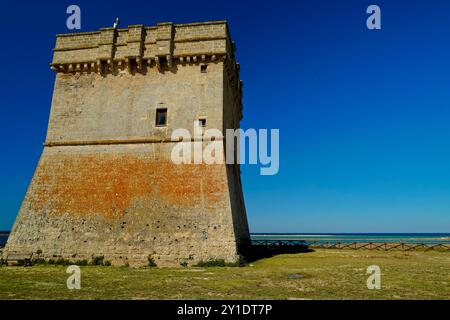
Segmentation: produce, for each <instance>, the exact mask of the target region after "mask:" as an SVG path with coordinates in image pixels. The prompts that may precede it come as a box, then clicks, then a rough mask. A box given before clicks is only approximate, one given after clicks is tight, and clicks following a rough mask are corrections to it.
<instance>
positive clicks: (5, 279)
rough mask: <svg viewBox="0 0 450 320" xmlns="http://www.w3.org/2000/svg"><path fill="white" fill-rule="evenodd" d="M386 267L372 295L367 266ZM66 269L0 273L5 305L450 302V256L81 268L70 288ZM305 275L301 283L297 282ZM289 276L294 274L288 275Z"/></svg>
mask: <svg viewBox="0 0 450 320" xmlns="http://www.w3.org/2000/svg"><path fill="white" fill-rule="evenodd" d="M369 265H378V266H380V268H381V272H382V278H381V285H382V288H381V290H368V289H367V287H366V280H367V277H368V275H367V274H366V268H367V267H368V266H369ZM66 268H67V267H64V266H51V265H47V266H33V267H26V268H25V267H1V268H0V299H449V297H450V253H449V252H431V251H430V252H399V251H397V252H384V251H365V250H355V251H353V250H324V249H322V250H317V251H315V252H311V253H300V254H284V255H278V256H275V257H272V258H267V259H261V260H258V261H256V262H253V263H251V264H250V265H247V266H245V267H210V268H174V269H169V268H136V269H133V268H126V267H103V266H85V267H81V271H82V275H81V290H68V289H67V287H66V280H67V278H68V276H69V275H68V274H66ZM292 274H300V275H302V277H293V276H292ZM290 275H291V276H290Z"/></svg>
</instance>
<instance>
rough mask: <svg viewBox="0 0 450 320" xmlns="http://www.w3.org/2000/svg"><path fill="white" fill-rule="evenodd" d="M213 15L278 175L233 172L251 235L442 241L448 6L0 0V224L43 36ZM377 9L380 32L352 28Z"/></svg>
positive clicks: (449, 96) (39, 89) (42, 111)
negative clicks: (230, 47)
mask: <svg viewBox="0 0 450 320" xmlns="http://www.w3.org/2000/svg"><path fill="white" fill-rule="evenodd" d="M70 4H77V5H79V6H80V7H81V12H82V25H81V26H82V30H81V31H91V30H97V29H98V28H100V27H105V26H111V25H112V23H113V22H114V19H115V18H116V16H118V17H120V19H121V26H122V27H124V26H126V25H129V24H146V25H154V24H155V23H157V22H165V21H173V22H175V23H185V22H196V21H208V20H227V21H228V22H229V25H230V31H231V33H232V37H233V39H234V40H235V41H236V45H237V57H238V59H239V62H240V63H241V77H242V79H243V80H244V84H245V86H244V120H243V122H242V126H243V127H244V128H269V129H270V128H279V129H280V140H281V141H280V172H279V174H278V175H276V176H260V175H259V168H258V167H254V166H243V168H242V179H243V185H244V194H245V200H246V205H247V211H248V218H249V222H250V228H251V231H253V232H450V123H449V122H450V20H449V19H448V13H449V12H450V2H449V1H446V0H442V1H438V0H430V1H425V0H422V1H414V0H409V1H406V0H390V1H380V0H373V1H363V0H358V1H357V0H353V1H352V0H341V1H337V0H333V1H331V0H329V1H324V0H308V1H306V0H303V1H293V0H292V1H272V0H260V1H214V0H208V1H204V0H198V1H195V2H187V1H178V0H174V1H171V2H170V4H168V3H167V2H165V1H134V2H130V3H128V4H126V3H124V2H123V1H111V0H109V1H77V0H75V1H72V2H67V1H58V2H55V1H33V2H30V1H20V2H19V1H4V2H3V3H2V11H1V13H0V17H1V20H0V26H1V27H2V29H1V30H2V34H1V37H2V47H1V50H0V58H1V61H2V71H3V75H2V76H1V77H0V90H1V108H0V112H1V118H0V119H1V120H0V121H1V126H0V134H1V137H2V138H3V140H2V154H1V157H0V218H1V219H0V229H10V228H11V226H12V224H13V222H14V218H15V215H16V214H17V212H18V209H19V206H20V204H21V201H22V199H23V196H24V194H25V192H26V189H27V186H28V184H29V182H30V179H31V177H32V174H33V171H34V168H35V166H36V164H37V161H38V159H39V155H40V153H41V151H42V143H43V142H44V139H45V133H46V128H47V121H48V115H49V110H50V103H51V97H52V90H53V81H54V74H53V72H52V71H51V70H50V69H49V67H48V64H49V63H50V61H51V57H52V51H51V49H52V48H53V46H54V41H55V36H54V35H55V34H56V33H65V32H68V30H67V29H66V25H65V21H66V18H67V14H66V8H67V6H68V5H70ZM370 4H377V5H379V6H380V8H381V12H382V30H376V31H369V30H368V29H367V28H366V18H367V14H366V8H367V7H368V6H369V5H370Z"/></svg>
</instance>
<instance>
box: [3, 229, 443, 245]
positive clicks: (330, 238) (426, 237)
mask: <svg viewBox="0 0 450 320" xmlns="http://www.w3.org/2000/svg"><path fill="white" fill-rule="evenodd" d="M8 235H9V232H8V231H0V247H2V246H4V245H5V243H6V240H7V239H8ZM251 238H252V240H305V241H326V242H330V243H333V242H341V243H353V242H360V243H367V242H374V243H375V242H376V243H385V242H386V243H401V242H403V243H426V244H437V243H442V244H450V233H252V234H251Z"/></svg>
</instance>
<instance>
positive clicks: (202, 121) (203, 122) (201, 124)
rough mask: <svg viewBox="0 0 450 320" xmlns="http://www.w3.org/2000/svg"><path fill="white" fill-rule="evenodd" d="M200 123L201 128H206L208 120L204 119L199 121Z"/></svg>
mask: <svg viewBox="0 0 450 320" xmlns="http://www.w3.org/2000/svg"><path fill="white" fill-rule="evenodd" d="M198 123H199V125H200V127H202V128H204V127H206V119H204V118H202V119H198Z"/></svg>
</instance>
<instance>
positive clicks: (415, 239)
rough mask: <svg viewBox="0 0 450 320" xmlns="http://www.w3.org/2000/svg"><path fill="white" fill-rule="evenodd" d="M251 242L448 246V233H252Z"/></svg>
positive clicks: (449, 235) (449, 236)
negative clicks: (302, 241) (297, 241)
mask: <svg viewBox="0 0 450 320" xmlns="http://www.w3.org/2000/svg"><path fill="white" fill-rule="evenodd" d="M251 238H252V240H305V241H326V242H330V243H334V242H341V243H353V242H359V243H368V242H373V243H424V244H438V243H442V244H450V233H252V234H251Z"/></svg>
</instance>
